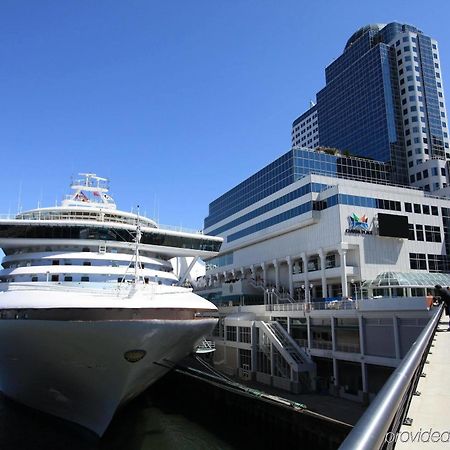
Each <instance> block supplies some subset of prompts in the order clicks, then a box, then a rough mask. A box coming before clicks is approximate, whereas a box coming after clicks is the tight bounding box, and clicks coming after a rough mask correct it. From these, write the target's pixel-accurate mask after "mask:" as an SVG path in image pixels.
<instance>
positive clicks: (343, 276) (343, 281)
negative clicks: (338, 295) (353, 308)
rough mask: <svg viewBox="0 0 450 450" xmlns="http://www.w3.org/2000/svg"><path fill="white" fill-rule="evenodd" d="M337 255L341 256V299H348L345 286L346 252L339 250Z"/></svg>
mask: <svg viewBox="0 0 450 450" xmlns="http://www.w3.org/2000/svg"><path fill="white" fill-rule="evenodd" d="M339 255H340V256H341V285H342V297H348V286H347V271H346V266H347V250H345V249H340V250H339Z"/></svg>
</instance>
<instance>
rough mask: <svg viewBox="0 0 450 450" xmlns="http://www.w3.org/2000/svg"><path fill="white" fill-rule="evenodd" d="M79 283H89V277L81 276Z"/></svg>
mask: <svg viewBox="0 0 450 450" xmlns="http://www.w3.org/2000/svg"><path fill="white" fill-rule="evenodd" d="M81 281H89V277H86V276H83V277H81Z"/></svg>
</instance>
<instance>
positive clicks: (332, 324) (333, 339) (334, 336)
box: [330, 316, 336, 352]
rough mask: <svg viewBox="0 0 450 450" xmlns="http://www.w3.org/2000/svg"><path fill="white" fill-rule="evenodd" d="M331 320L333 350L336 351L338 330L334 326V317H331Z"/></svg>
mask: <svg viewBox="0 0 450 450" xmlns="http://www.w3.org/2000/svg"><path fill="white" fill-rule="evenodd" d="M330 320H331V349H332V350H333V352H335V351H336V330H335V328H334V317H333V316H331V317H330Z"/></svg>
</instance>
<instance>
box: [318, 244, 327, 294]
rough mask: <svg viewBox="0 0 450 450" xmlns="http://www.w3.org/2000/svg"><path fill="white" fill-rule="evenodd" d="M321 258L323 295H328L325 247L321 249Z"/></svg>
mask: <svg viewBox="0 0 450 450" xmlns="http://www.w3.org/2000/svg"><path fill="white" fill-rule="evenodd" d="M319 258H320V275H321V277H322V297H324V298H325V297H328V295H327V279H326V276H325V259H326V258H325V254H324V251H323V249H322V248H321V249H319Z"/></svg>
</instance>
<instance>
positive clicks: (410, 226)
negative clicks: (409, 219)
mask: <svg viewBox="0 0 450 450" xmlns="http://www.w3.org/2000/svg"><path fill="white" fill-rule="evenodd" d="M415 239H416V236H415V233H414V224H413V223H409V224H408V240H410V241H415Z"/></svg>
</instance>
